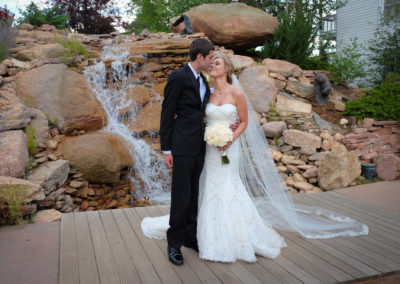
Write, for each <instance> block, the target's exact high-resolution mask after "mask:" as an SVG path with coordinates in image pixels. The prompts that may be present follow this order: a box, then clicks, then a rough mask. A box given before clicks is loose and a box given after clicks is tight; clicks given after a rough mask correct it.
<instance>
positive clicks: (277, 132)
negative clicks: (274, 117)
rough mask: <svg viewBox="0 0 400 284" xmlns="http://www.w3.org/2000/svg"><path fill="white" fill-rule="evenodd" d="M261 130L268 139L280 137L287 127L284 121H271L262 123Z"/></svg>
mask: <svg viewBox="0 0 400 284" xmlns="http://www.w3.org/2000/svg"><path fill="white" fill-rule="evenodd" d="M262 129H263V130H264V134H265V136H266V137H268V138H274V137H275V136H276V137H281V136H282V132H283V131H284V130H286V129H287V125H286V122H285V121H271V122H267V123H264V124H263V126H262Z"/></svg>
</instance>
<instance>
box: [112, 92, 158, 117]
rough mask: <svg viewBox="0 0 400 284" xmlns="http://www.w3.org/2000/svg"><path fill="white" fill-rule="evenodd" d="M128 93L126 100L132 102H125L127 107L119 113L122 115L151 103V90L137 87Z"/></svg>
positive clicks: (123, 107) (124, 106)
mask: <svg viewBox="0 0 400 284" xmlns="http://www.w3.org/2000/svg"><path fill="white" fill-rule="evenodd" d="M127 92H128V94H127V96H126V98H127V100H130V102H129V101H128V102H123V103H124V104H125V105H123V106H121V107H122V108H121V109H120V111H119V113H120V114H125V113H127V112H128V111H130V110H133V109H134V108H137V107H142V106H143V105H144V104H146V103H148V102H149V101H150V97H151V92H150V90H149V89H146V88H144V87H141V86H135V87H134V88H132V89H129V90H128V91H127ZM126 104H128V105H126Z"/></svg>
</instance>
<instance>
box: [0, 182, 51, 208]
mask: <svg viewBox="0 0 400 284" xmlns="http://www.w3.org/2000/svg"><path fill="white" fill-rule="evenodd" d="M14 190H17V191H18V192H17V193H16V196H18V197H20V198H21V199H22V202H23V203H30V202H32V201H41V200H44V199H45V198H46V195H45V194H44V191H43V189H42V188H41V187H40V186H39V185H37V184H34V183H32V182H30V181H27V180H24V179H18V178H13V177H9V176H0V195H1V196H2V197H3V198H4V199H5V202H7V203H8V200H7V199H8V196H9V195H8V194H7V192H10V191H14Z"/></svg>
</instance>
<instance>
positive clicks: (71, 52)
mask: <svg viewBox="0 0 400 284" xmlns="http://www.w3.org/2000/svg"><path fill="white" fill-rule="evenodd" d="M57 42H58V43H59V44H62V45H63V46H64V47H65V48H66V51H65V53H64V56H65V57H75V56H77V55H79V54H82V55H83V56H85V58H88V56H89V54H88V52H87V50H86V49H85V48H84V47H83V45H82V44H81V43H80V42H79V40H77V39H71V40H66V39H59V40H57Z"/></svg>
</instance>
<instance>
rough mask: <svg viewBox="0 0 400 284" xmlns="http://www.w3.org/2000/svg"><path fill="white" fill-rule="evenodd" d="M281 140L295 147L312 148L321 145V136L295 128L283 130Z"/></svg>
mask: <svg viewBox="0 0 400 284" xmlns="http://www.w3.org/2000/svg"><path fill="white" fill-rule="evenodd" d="M283 140H284V141H285V143H287V144H289V145H292V146H295V147H305V146H311V147H313V148H321V145H322V140H321V137H318V136H317V135H314V134H312V133H307V132H303V131H300V130H297V129H289V130H284V131H283Z"/></svg>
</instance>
